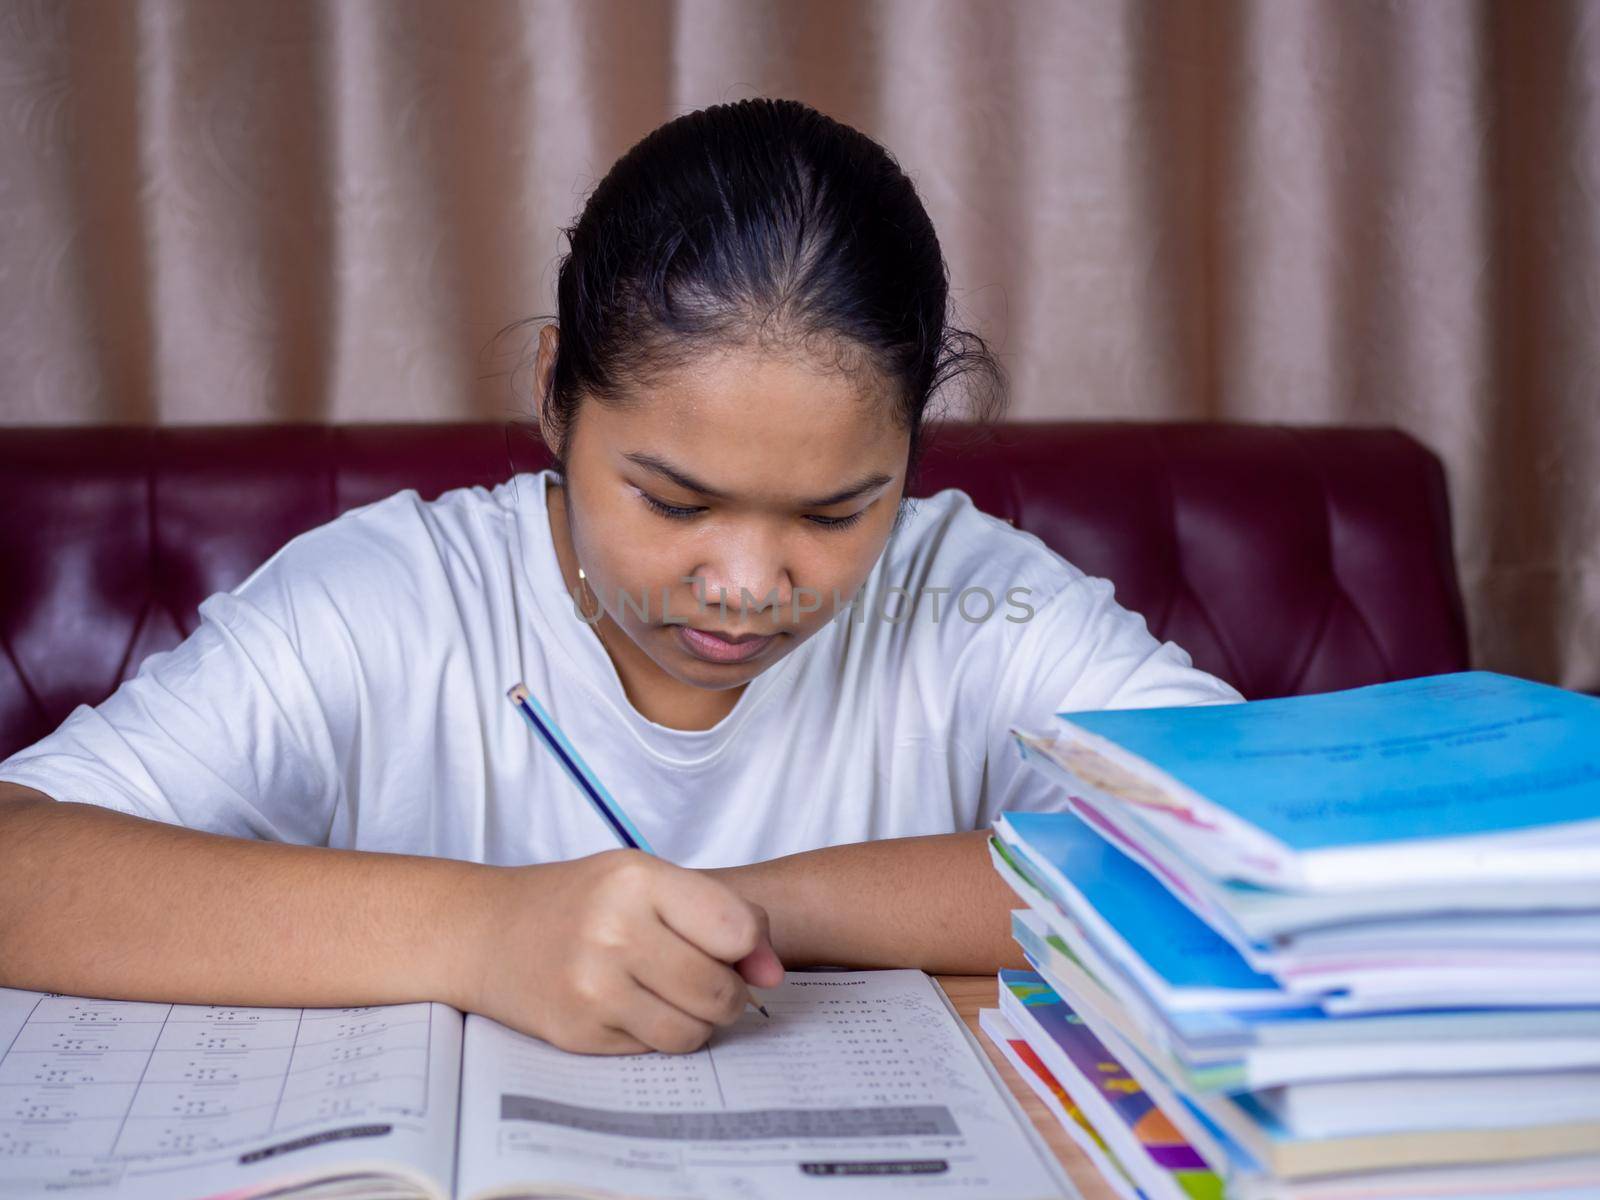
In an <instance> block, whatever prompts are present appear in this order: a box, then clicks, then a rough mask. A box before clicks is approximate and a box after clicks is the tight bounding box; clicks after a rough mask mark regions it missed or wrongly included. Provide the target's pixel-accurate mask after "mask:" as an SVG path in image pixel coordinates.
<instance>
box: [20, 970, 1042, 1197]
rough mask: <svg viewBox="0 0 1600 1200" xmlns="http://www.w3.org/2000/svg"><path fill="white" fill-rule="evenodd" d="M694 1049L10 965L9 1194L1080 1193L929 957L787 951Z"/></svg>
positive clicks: (443, 1010) (433, 1008)
mask: <svg viewBox="0 0 1600 1200" xmlns="http://www.w3.org/2000/svg"><path fill="white" fill-rule="evenodd" d="M762 998H763V1001H764V1003H765V1005H766V1007H767V1009H768V1011H769V1012H770V1013H771V1014H772V1016H771V1018H770V1020H769V1019H767V1018H764V1017H762V1016H760V1015H759V1014H757V1013H754V1012H749V1013H746V1015H745V1016H744V1017H742V1018H741V1019H740V1020H739V1022H738V1023H737V1024H735V1025H733V1026H730V1027H728V1028H726V1029H721V1030H718V1031H717V1033H716V1034H715V1035H714V1036H713V1037H712V1039H711V1041H710V1042H709V1043H708V1044H707V1045H706V1046H705V1047H704V1048H702V1049H701V1050H699V1051H697V1052H695V1053H693V1054H685V1055H666V1054H641V1055H626V1056H600V1055H578V1054H569V1053H566V1052H564V1051H561V1050H557V1049H555V1048H554V1047H552V1046H551V1045H549V1044H548V1043H546V1042H542V1041H539V1040H538V1039H535V1038H531V1037H527V1036H525V1035H523V1034H519V1033H516V1032H515V1031H513V1030H510V1029H508V1028H506V1027H505V1026H503V1025H500V1024H498V1023H496V1022H494V1021H491V1020H489V1019H487V1018H485V1017H482V1016H479V1015H476V1014H468V1015H465V1016H463V1014H461V1013H460V1012H457V1011H456V1010H455V1009H453V1008H450V1007H448V1006H447V1005H443V1004H435V1003H419V1004H402V1005H389V1006H383V1007H375V1008H355V1009H329V1008H308V1009H272V1008H217V1007H204V1006H190V1005H182V1004H151V1003H140V1002H135V1001H108V1000H90V999H83V998H79V997H73V996H58V995H52V994H46V993H39V992H25V991H17V990H13V989H5V988H0V1196H5V1197H13V1196H18V1197H20V1196H29V1197H32V1196H50V1195H72V1196H80V1197H101V1196H104V1197H116V1198H117V1200H199V1198H201V1197H215V1198H226V1200H245V1198H246V1197H258V1196H259V1197H266V1196H271V1197H273V1200H290V1198H291V1197H292V1198H293V1200H311V1198H317V1200H335V1198H337V1200H418V1198H428V1200H451V1198H459V1200H491V1198H503V1197H592V1196H593V1197H598V1196H604V1197H610V1196H627V1197H632V1196H638V1197H658V1196H661V1197H688V1196H701V1197H722V1196H727V1197H751V1198H757V1197H772V1198H781V1197H789V1196H810V1195H823V1196H829V1197H850V1198H854V1197H858V1196H876V1195H891V1194H893V1195H899V1194H902V1193H910V1192H917V1193H920V1194H922V1195H938V1196H950V1197H963V1198H966V1197H971V1198H974V1200H977V1198H990V1197H992V1198H995V1200H999V1198H1001V1197H1004V1198H1005V1200H1028V1198H1030V1197H1041V1198H1042V1197H1057V1196H1065V1195H1069V1194H1071V1192H1070V1185H1069V1184H1068V1183H1066V1181H1065V1177H1064V1176H1063V1175H1062V1174H1061V1172H1060V1169H1059V1167H1058V1166H1057V1165H1056V1163H1055V1161H1054V1160H1053V1159H1052V1158H1051V1156H1050V1154H1049V1152H1048V1150H1047V1149H1046V1148H1045V1147H1044V1145H1043V1143H1042V1142H1041V1141H1040V1139H1039V1137H1038V1135H1037V1134H1036V1133H1035V1131H1034V1130H1033V1128H1032V1127H1031V1126H1030V1125H1029V1124H1028V1122H1027V1120H1026V1118H1025V1117H1024V1116H1023V1115H1022V1113H1021V1110H1020V1109H1019V1108H1018V1107H1017V1105H1016V1102H1015V1101H1014V1100H1013V1099H1012V1098H1011V1096H1010V1095H1009V1093H1008V1092H1007V1091H1006V1090H1005V1087H1004V1085H1003V1084H1002V1082H1001V1081H1000V1079H999V1077H998V1076H997V1075H996V1074H995V1072H994V1070H993V1068H992V1067H991V1066H990V1065H989V1062H988V1060H987V1059H986V1058H985V1057H984V1055H983V1053H982V1051H981V1049H980V1048H979V1047H978V1045H977V1042H976V1041H975V1039H974V1038H973V1036H972V1035H971V1033H969V1032H968V1030H967V1028H966V1026H965V1025H963V1024H962V1022H961V1020H960V1018H959V1017H958V1016H957V1015H956V1013H955V1010H954V1009H953V1008H951V1007H950V1004H949V1002H948V1000H946V998H945V996H944V993H943V992H942V991H940V990H939V988H938V986H937V985H936V984H935V983H934V981H933V980H932V979H930V978H929V977H928V976H927V975H925V974H923V973H922V972H920V971H858V972H813V973H791V974H790V975H789V976H788V978H787V980H786V981H785V982H784V983H783V984H782V985H781V986H780V987H777V988H774V989H771V990H770V991H763V993H762Z"/></svg>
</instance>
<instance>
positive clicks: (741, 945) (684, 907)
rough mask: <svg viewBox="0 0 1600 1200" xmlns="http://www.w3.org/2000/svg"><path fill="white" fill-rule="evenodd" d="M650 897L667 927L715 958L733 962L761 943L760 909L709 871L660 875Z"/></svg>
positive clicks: (685, 871) (673, 872)
mask: <svg viewBox="0 0 1600 1200" xmlns="http://www.w3.org/2000/svg"><path fill="white" fill-rule="evenodd" d="M653 899H654V902H655V909H656V914H657V915H658V916H659V917H660V918H661V920H662V922H663V923H664V924H665V925H666V926H667V927H668V928H669V929H671V930H672V931H673V932H674V933H676V934H677V935H678V936H679V937H681V938H683V939H684V940H685V941H687V942H689V943H690V944H691V945H693V946H696V947H698V948H699V949H701V950H703V951H705V953H707V954H709V955H710V956H711V957H712V958H714V959H716V960H717V961H718V962H725V963H736V962H738V961H739V960H740V959H742V958H743V957H744V956H745V955H747V954H749V953H750V952H751V951H752V950H754V949H755V948H756V947H757V945H759V944H760V941H761V936H762V929H761V917H760V916H759V915H758V914H759V913H760V910H759V909H758V908H757V907H756V906H755V905H753V904H751V903H750V902H749V901H748V900H745V899H744V898H743V897H742V896H740V895H739V894H738V893H737V892H735V891H734V890H733V889H732V888H730V887H729V886H728V885H727V884H725V883H722V882H720V881H718V880H716V879H713V878H711V876H709V875H704V874H702V873H700V872H699V871H693V870H677V871H671V872H668V873H665V874H663V875H660V876H658V877H657V880H656V886H655V890H654V893H653Z"/></svg>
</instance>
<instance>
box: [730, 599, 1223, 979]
mask: <svg viewBox="0 0 1600 1200" xmlns="http://www.w3.org/2000/svg"><path fill="white" fill-rule="evenodd" d="M1007 632H1008V633H1013V634H1014V635H1015V636H1014V637H1012V639H1011V641H1010V643H1009V644H1008V645H1007V646H1006V647H1005V648H1004V649H1003V650H1002V651H1001V652H1000V653H999V654H998V655H997V658H998V660H999V661H1001V662H1002V663H1003V664H1004V665H1003V667H1002V669H1001V670H1000V672H999V673H998V675H997V677H995V678H988V677H985V678H983V679H981V680H979V681H978V683H979V685H980V686H981V691H982V693H983V694H984V695H985V696H987V697H988V703H989V708H988V710H987V712H986V713H985V714H984V718H985V722H986V726H987V729H988V734H987V745H988V754H987V760H986V762H985V763H984V764H982V767H981V769H982V770H983V773H984V775H983V799H982V802H981V803H980V805H979V806H978V811H977V812H976V813H975V814H974V818H973V825H974V828H973V829H972V830H969V831H964V832H956V833H946V834H933V835H930V836H925V837H905V838H890V839H885V840H881V841H875V842H859V843H856V844H853V845H847V846H827V847H823V848H821V849H817V850H808V851H805V852H803V853H799V854H791V855H788V856H787V857H784V858H777V859H772V860H770V861H768V862H759V863H752V864H750V865H748V866H741V867H725V868H721V869H719V870H716V871H714V872H712V874H715V875H717V876H719V877H720V878H722V879H723V881H724V882H726V883H728V884H729V885H730V886H731V887H733V888H734V890H735V891H737V892H739V893H740V894H741V895H742V896H743V897H744V898H745V899H746V900H749V901H751V902H753V903H755V904H759V905H760V906H761V907H762V908H764V909H766V911H767V915H768V917H769V918H770V920H771V931H772V944H773V948H774V949H775V950H776V951H777V954H778V957H779V959H781V960H782V961H783V963H784V964H785V965H786V966H805V965H815V964H820V963H826V964H829V965H832V966H842V967H920V968H921V969H922V970H924V971H927V972H929V973H933V974H938V973H950V974H992V973H993V972H995V971H997V970H999V969H1000V968H1001V967H1018V968H1021V967H1024V966H1026V960H1025V959H1024V958H1023V956H1022V952H1021V950H1020V949H1019V948H1018V946H1017V944H1016V942H1015V941H1013V940H1012V937H1011V920H1010V915H1009V914H1010V911H1011V910H1012V909H1014V908H1019V907H1021V906H1022V901H1021V900H1020V899H1019V898H1018V897H1017V896H1016V894H1015V893H1013V892H1012V891H1011V889H1010V888H1009V887H1008V886H1007V885H1006V884H1005V882H1004V881H1003V880H1002V879H1001V878H1000V876H999V874H998V873H997V872H996V871H995V870H994V867H993V866H992V865H991V864H990V862H989V851H988V847H987V841H988V837H989V826H990V824H991V822H992V821H993V820H994V819H995V817H997V816H998V815H999V814H1000V813H1002V812H1005V811H1007V810H1034V811H1050V810H1053V809H1060V808H1063V807H1064V806H1065V801H1064V798H1063V795H1062V793H1061V789H1060V788H1059V787H1058V786H1057V785H1056V784H1055V783H1053V782H1051V781H1050V780H1048V779H1047V778H1045V777H1044V776H1041V775H1039V774H1037V773H1036V772H1035V771H1033V769H1032V768H1030V767H1028V766H1026V765H1025V764H1024V763H1023V761H1022V758H1021V755H1019V754H1018V753H1017V749H1016V746H1015V745H1014V744H1013V739H1012V738H1011V735H1010V733H1009V732H1008V730H1009V729H1010V727H1011V726H1012V725H1021V726H1023V727H1027V728H1044V727H1046V726H1048V725H1050V724H1051V723H1052V721H1053V720H1054V714H1055V713H1057V712H1070V711H1080V710H1084V709H1098V708H1141V707H1149V706H1154V705H1177V704H1217V703H1234V702H1237V701H1239V700H1240V699H1242V697H1241V696H1240V695H1239V693H1238V692H1237V691H1235V690H1234V689H1233V688H1232V687H1230V686H1229V685H1228V684H1227V683H1225V682H1223V681H1222V680H1220V679H1217V678H1216V677H1214V676H1212V675H1209V674H1207V673H1206V672H1204V671H1200V670H1197V669H1196V668H1195V667H1194V665H1193V664H1192V662H1191V661H1190V659H1189V656H1188V655H1187V654H1186V653H1184V651H1183V650H1181V649H1179V648H1178V647H1177V646H1176V645H1174V644H1172V643H1171V642H1165V643H1163V642H1159V641H1157V640H1156V639H1155V638H1154V637H1152V636H1151V634H1150V632H1149V630H1148V629H1147V628H1146V626H1145V622H1144V618H1143V617H1141V616H1139V615H1138V614H1137V613H1132V612H1129V611H1128V610H1126V609H1124V608H1122V607H1121V606H1119V605H1118V604H1117V603H1116V601H1115V599H1114V598H1113V589H1112V586H1111V584H1110V583H1108V582H1107V581H1106V580H1103V579H1093V578H1090V577H1088V576H1083V577H1081V578H1079V579H1077V580H1076V581H1075V582H1073V583H1071V584H1069V585H1068V586H1066V587H1064V588H1062V589H1061V590H1060V591H1059V592H1058V593H1056V594H1055V595H1054V596H1053V597H1052V598H1051V599H1050V600H1048V601H1046V602H1045V603H1043V604H1042V605H1040V606H1039V607H1038V609H1037V610H1036V612H1035V614H1034V617H1033V619H1032V620H1031V621H1030V622H1028V623H1025V624H1022V625H1020V626H1018V627H1017V628H1015V629H1014V630H1007Z"/></svg>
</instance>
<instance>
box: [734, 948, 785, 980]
mask: <svg viewBox="0 0 1600 1200" xmlns="http://www.w3.org/2000/svg"><path fill="white" fill-rule="evenodd" d="M733 969H734V970H735V971H736V972H738V974H739V975H740V977H741V978H743V979H744V981H745V982H746V983H748V984H749V985H750V986H751V987H762V988H770V987H777V986H778V985H779V984H780V983H782V982H783V963H781V962H779V961H778V953H777V951H775V950H774V949H773V948H772V943H771V942H768V941H765V940H763V941H762V943H761V944H760V945H759V946H757V947H756V948H755V949H754V950H752V951H750V953H749V954H746V955H745V956H744V957H743V958H741V959H740V960H739V961H738V962H736V963H735V964H734V966H733Z"/></svg>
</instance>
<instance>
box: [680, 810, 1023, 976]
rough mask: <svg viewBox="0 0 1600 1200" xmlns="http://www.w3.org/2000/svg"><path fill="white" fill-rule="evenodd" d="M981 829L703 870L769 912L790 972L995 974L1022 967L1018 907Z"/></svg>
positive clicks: (776, 942) (831, 848) (775, 941)
mask: <svg viewBox="0 0 1600 1200" xmlns="http://www.w3.org/2000/svg"><path fill="white" fill-rule="evenodd" d="M988 839H989V832H988V830H986V829H980V830H973V831H968V832H964V833H942V834H933V835H930V836H926V837H904V838H888V839H885V840H882V841H876V842H857V843H854V844H852V845H848V846H824V847H822V848H821V849H817V850H806V851H803V852H802V853H799V854H790V855H787V856H785V857H783V858H774V859H770V860H768V861H766V862H758V863H751V864H750V865H748V866H742V867H721V868H717V869H715V870H712V871H710V872H708V874H711V875H714V876H716V877H717V878H719V879H721V880H722V881H723V882H724V883H726V884H728V885H729V886H730V887H732V888H733V889H734V890H735V891H736V892H738V893H739V894H740V895H741V896H743V897H744V898H745V899H746V900H749V901H751V902H752V903H755V904H759V905H760V906H761V907H762V908H764V909H766V910H767V915H768V917H769V918H770V920H771V923H772V925H771V932H772V946H773V949H774V950H776V951H777V954H778V958H779V959H780V960H782V962H783V964H784V965H785V966H786V967H804V966H815V965H818V964H827V965H830V966H837V967H860V968H872V967H917V968H920V969H921V970H924V971H927V972H928V973H929V974H957V975H992V974H994V973H995V972H996V971H998V970H999V969H1000V968H1001V967H1025V966H1026V965H1027V964H1026V962H1025V960H1024V959H1023V957H1022V952H1021V951H1020V950H1019V949H1018V948H1017V943H1016V942H1014V941H1013V940H1012V938H1011V918H1010V915H1009V914H1010V912H1011V910H1012V909H1013V908H1017V907H1019V906H1020V904H1021V901H1019V900H1018V899H1017V897H1016V894H1015V893H1013V892H1012V890H1011V889H1010V888H1009V887H1007V886H1006V885H1005V883H1004V881H1002V880H1001V878H1000V876H999V875H997V874H996V873H995V870H994V867H993V866H991V865H990V863H989V851H988V848H987V843H988Z"/></svg>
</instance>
